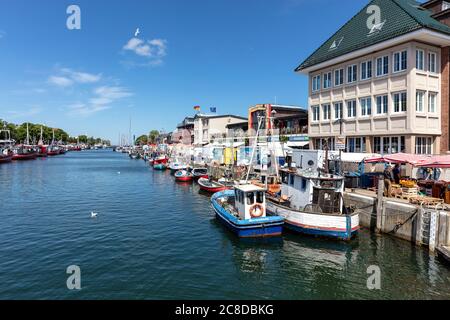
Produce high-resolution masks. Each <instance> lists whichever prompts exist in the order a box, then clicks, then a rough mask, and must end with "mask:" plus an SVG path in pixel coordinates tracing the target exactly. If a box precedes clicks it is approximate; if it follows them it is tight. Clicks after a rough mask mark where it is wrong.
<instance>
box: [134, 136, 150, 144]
mask: <svg viewBox="0 0 450 320" xmlns="http://www.w3.org/2000/svg"><path fill="white" fill-rule="evenodd" d="M147 143H148V136H146V135H142V136H140V137H138V138H137V139H136V144H138V145H141V146H143V145H146V144H147Z"/></svg>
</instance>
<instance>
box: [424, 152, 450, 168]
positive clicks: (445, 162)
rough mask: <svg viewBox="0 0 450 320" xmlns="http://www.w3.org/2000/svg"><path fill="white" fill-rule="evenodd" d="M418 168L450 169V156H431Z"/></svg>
mask: <svg viewBox="0 0 450 320" xmlns="http://www.w3.org/2000/svg"><path fill="white" fill-rule="evenodd" d="M417 166H418V167H429V168H450V155H445V156H431V157H428V158H427V159H426V160H425V161H423V162H422V163H420V164H419V165H417Z"/></svg>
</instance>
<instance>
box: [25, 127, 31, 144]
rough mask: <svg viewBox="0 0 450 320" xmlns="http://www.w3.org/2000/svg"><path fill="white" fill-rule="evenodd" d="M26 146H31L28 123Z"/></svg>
mask: <svg viewBox="0 0 450 320" xmlns="http://www.w3.org/2000/svg"><path fill="white" fill-rule="evenodd" d="M25 144H26V145H29V144H30V132H29V131H28V122H27V140H26V143H25Z"/></svg>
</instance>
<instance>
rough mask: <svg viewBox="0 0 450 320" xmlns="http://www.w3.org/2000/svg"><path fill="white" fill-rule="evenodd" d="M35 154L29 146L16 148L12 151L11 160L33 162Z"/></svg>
mask: <svg viewBox="0 0 450 320" xmlns="http://www.w3.org/2000/svg"><path fill="white" fill-rule="evenodd" d="M36 157H37V152H36V151H35V150H34V149H33V148H32V147H30V146H18V147H16V148H14V149H13V156H12V159H13V160H34V159H36Z"/></svg>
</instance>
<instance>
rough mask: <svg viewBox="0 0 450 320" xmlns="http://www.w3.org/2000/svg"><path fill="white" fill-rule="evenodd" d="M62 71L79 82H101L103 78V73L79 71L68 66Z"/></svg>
mask: <svg viewBox="0 0 450 320" xmlns="http://www.w3.org/2000/svg"><path fill="white" fill-rule="evenodd" d="M61 71H62V72H64V73H65V74H66V75H67V76H68V77H69V78H71V79H72V80H73V81H75V82H77V83H95V82H99V81H100V80H101V78H102V76H101V74H91V73H86V72H78V71H73V70H71V69H67V68H66V69H62V70H61Z"/></svg>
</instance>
